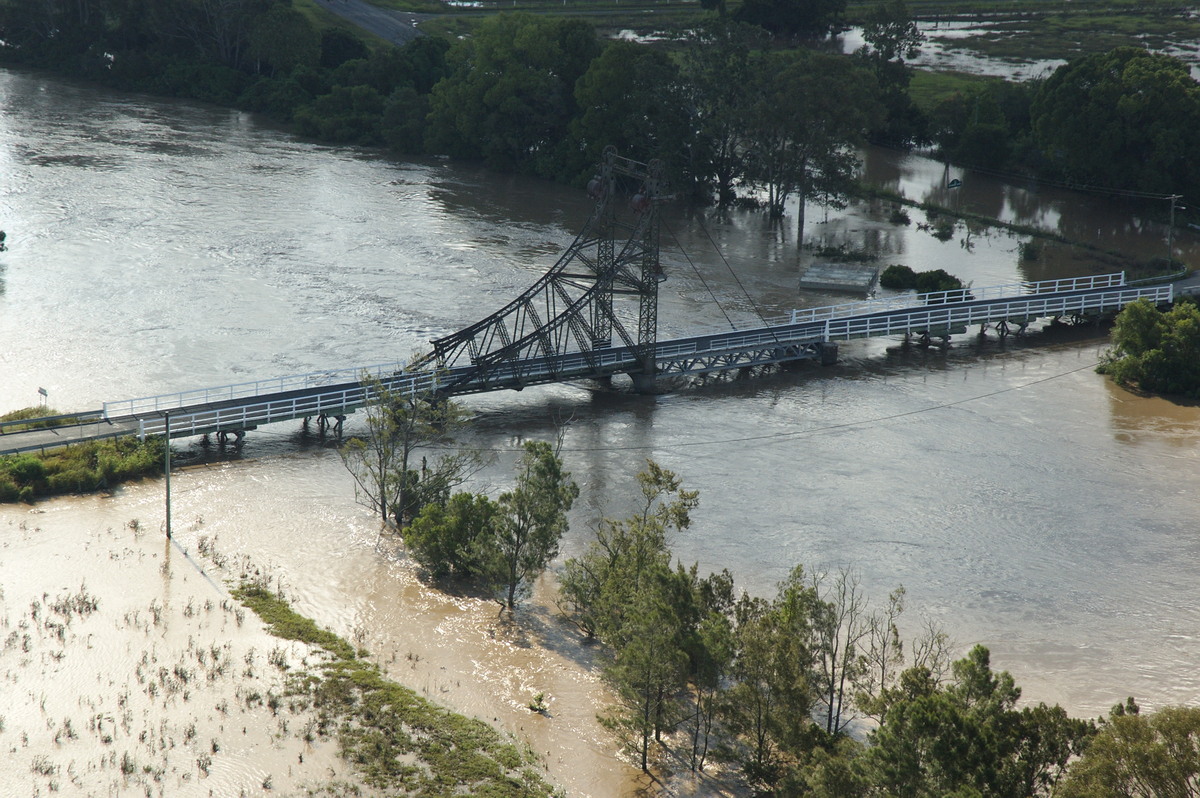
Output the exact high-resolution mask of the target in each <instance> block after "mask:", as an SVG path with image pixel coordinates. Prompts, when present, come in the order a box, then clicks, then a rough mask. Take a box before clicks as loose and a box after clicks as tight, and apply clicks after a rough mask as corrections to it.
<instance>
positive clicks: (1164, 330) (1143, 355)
mask: <svg viewBox="0 0 1200 798" xmlns="http://www.w3.org/2000/svg"><path fill="white" fill-rule="evenodd" d="M1112 343H1113V345H1112V348H1111V349H1109V351H1108V352H1106V353H1105V356H1104V362H1103V363H1102V364H1101V366H1100V368H1099V371H1100V372H1101V373H1103V374H1108V375H1109V376H1111V377H1112V378H1113V379H1114V380H1115V381H1116V382H1118V383H1120V384H1122V385H1129V386H1136V387H1138V388H1141V389H1142V390H1145V391H1151V392H1154V393H1164V394H1172V395H1176V396H1187V397H1191V398H1193V399H1194V398H1200V308H1198V307H1197V306H1196V304H1195V303H1194V302H1188V301H1183V302H1178V303H1176V304H1175V306H1174V307H1173V308H1171V309H1170V310H1169V311H1167V312H1165V313H1163V312H1160V311H1159V310H1158V309H1157V308H1156V307H1155V306H1154V305H1153V304H1151V302H1150V300H1148V299H1139V300H1137V301H1136V302H1131V303H1129V304H1128V305H1126V306H1125V309H1124V310H1122V311H1121V312H1120V313H1119V314H1117V319H1116V323H1115V324H1114V326H1113V330H1112Z"/></svg>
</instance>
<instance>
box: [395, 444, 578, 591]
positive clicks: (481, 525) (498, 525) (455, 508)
mask: <svg viewBox="0 0 1200 798" xmlns="http://www.w3.org/2000/svg"><path fill="white" fill-rule="evenodd" d="M578 495H579V487H578V486H577V485H576V484H575V483H574V481H572V480H571V475H570V474H569V473H568V472H566V471H564V470H563V467H562V460H560V459H559V457H558V455H557V454H555V452H554V450H553V449H552V448H551V446H550V444H548V443H545V442H542V441H527V442H526V443H525V446H524V451H523V453H522V455H521V457H520V459H519V460H518V462H517V477H516V484H515V485H514V486H513V489H512V490H510V491H506V492H505V493H502V494H501V495H500V497H499V498H498V499H497V500H496V501H492V500H491V499H489V498H488V497H487V496H484V495H482V494H471V493H456V494H454V495H453V496H448V499H439V500H436V501H431V502H429V503H427V504H426V505H425V506H424V507H423V509H422V510H421V511H420V513H419V514H418V515H417V516H416V517H415V518H414V519H413V522H412V523H411V524H410V525H408V527H407V528H405V529H404V531H403V534H404V543H405V545H406V546H408V548H409V551H410V552H411V553H412V555H413V558H414V559H415V560H416V561H417V562H419V563H420V564H421V565H422V566H423V567H424V568H425V569H426V570H427V571H428V572H429V574H430V575H431V576H433V577H434V578H444V577H448V576H455V577H460V578H464V579H469V580H474V581H477V582H480V583H482V584H483V585H484V586H486V587H488V588H493V589H496V590H498V591H500V592H501V593H502V594H503V596H504V600H505V601H504V603H505V605H506V606H508V607H510V608H511V607H513V606H515V604H516V600H517V597H518V595H520V594H522V592H523V591H524V590H526V589H527V588H528V587H529V584H530V583H531V582H532V581H533V580H534V579H536V578H537V577H538V576H539V575H540V574H541V573H542V571H544V570H545V569H546V566H547V565H548V564H549V563H550V561H551V560H552V559H554V557H555V556H557V554H558V542H559V540H560V539H561V538H562V536H563V534H564V533H565V532H566V530H567V512H568V511H569V510H570V509H571V504H572V503H573V502H574V501H575V497H576V496H578Z"/></svg>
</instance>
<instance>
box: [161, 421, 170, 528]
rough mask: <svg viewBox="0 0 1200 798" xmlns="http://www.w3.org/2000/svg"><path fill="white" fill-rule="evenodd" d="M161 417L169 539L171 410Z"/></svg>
mask: <svg viewBox="0 0 1200 798" xmlns="http://www.w3.org/2000/svg"><path fill="white" fill-rule="evenodd" d="M163 418H164V419H166V422H167V428H166V431H165V432H164V434H165V435H166V436H167V448H166V454H165V455H164V461H165V463H164V466H163V469H164V471H165V472H166V477H167V540H170V539H171V411H170V410H167V411H166V412H164V413H163Z"/></svg>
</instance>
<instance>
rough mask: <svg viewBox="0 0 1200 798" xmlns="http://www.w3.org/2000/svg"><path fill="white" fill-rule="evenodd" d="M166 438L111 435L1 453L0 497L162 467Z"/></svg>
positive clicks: (49, 491) (113, 480)
mask: <svg viewBox="0 0 1200 798" xmlns="http://www.w3.org/2000/svg"><path fill="white" fill-rule="evenodd" d="M165 445H166V444H165V443H164V441H163V440H162V439H161V438H155V437H149V438H147V439H146V440H144V441H139V440H138V439H137V438H136V437H133V436H129V437H124V438H110V439H106V440H99V441H89V442H85V443H78V444H74V445H72V446H68V447H65V448H63V449H57V450H55V451H52V452H49V453H47V454H37V455H35V454H17V455H5V456H2V457H0V501H2V502H12V501H32V500H33V499H34V498H36V497H38V496H50V495H54V494H60V493H87V492H91V491H96V490H106V489H109V488H112V487H115V486H116V485H118V484H120V483H122V482H127V481H129V480H131V479H138V478H140V477H144V476H146V475H148V474H153V473H157V472H160V471H161V470H162V467H163V454H164V451H163V447H164V446H165Z"/></svg>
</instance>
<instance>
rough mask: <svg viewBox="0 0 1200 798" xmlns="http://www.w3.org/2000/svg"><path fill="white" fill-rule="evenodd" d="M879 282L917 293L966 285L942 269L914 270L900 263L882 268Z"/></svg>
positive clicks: (886, 286)
mask: <svg viewBox="0 0 1200 798" xmlns="http://www.w3.org/2000/svg"><path fill="white" fill-rule="evenodd" d="M879 284H880V285H881V286H883V287H884V288H891V289H894V290H897V291H907V290H915V291H916V292H917V293H918V294H931V293H942V292H945V291H958V290H960V289H965V288H966V287H967V286H966V285H964V284H963V281H962V280H960V279H959V278H957V277H955V276H954V275H952V274H948V273H947V272H946V271H945V270H944V269H932V270H929V271H923V272H915V271H913V270H912V269H911V268H909V267H908V266H904V265H902V264H893V265H891V266H888V267H887V268H886V269H884V270H883V274H882V275H880V277H879Z"/></svg>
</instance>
